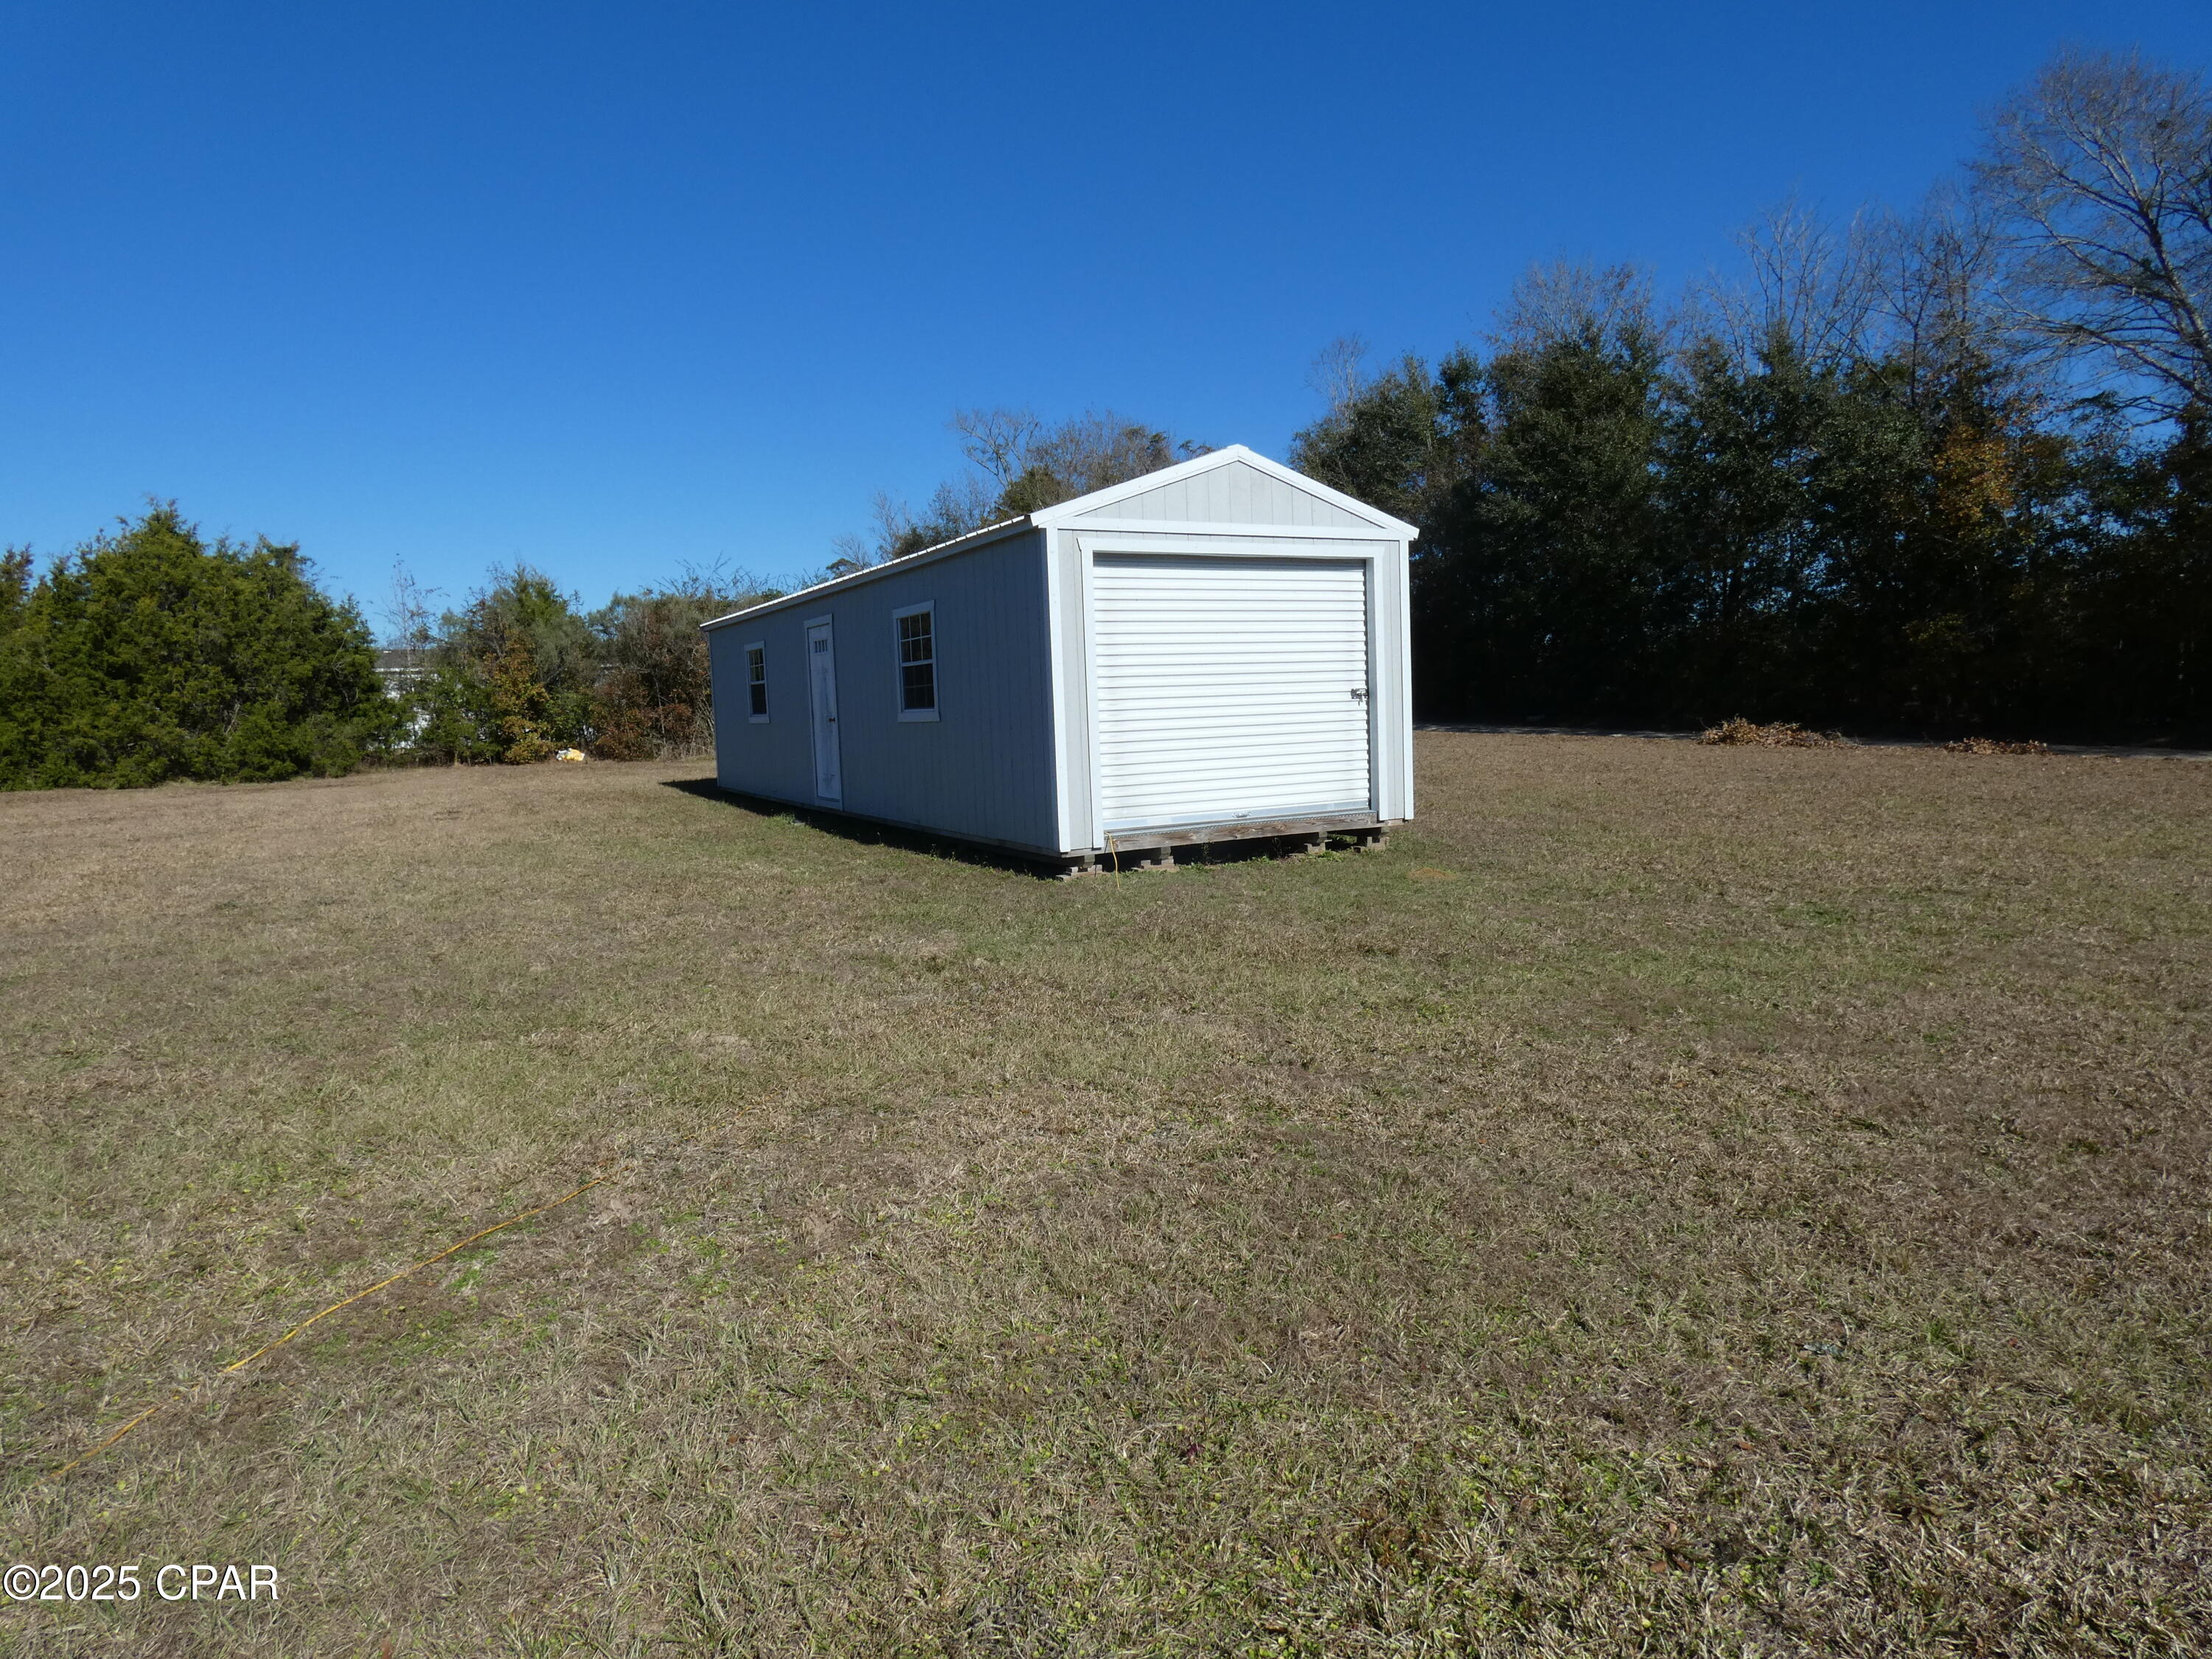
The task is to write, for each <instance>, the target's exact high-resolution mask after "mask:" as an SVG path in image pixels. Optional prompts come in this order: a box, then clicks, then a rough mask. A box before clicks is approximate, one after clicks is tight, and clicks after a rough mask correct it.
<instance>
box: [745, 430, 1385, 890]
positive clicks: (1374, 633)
mask: <svg viewBox="0 0 2212 1659" xmlns="http://www.w3.org/2000/svg"><path fill="white" fill-rule="evenodd" d="M1417 533H1419V532H1416V531H1415V529H1414V528H1413V526H1411V525H1408V524H1406V523H1403V522H1402V521H1401V520H1397V519H1394V518H1392V517H1391V516H1390V515H1389V514H1388V513H1382V512H1378V511H1376V509H1375V508H1373V507H1368V506H1366V505H1364V503H1362V502H1359V501H1354V500H1352V498H1351V497H1350V496H1348V495H1342V494H1340V493H1339V492H1338V491H1336V490H1334V489H1329V488H1328V487H1327V486H1326V485H1323V484H1319V483H1315V482H1314V481H1313V480H1312V479H1310V478H1307V477H1302V476H1300V475H1299V474H1297V473H1296V472H1293V471H1291V470H1290V469H1289V468H1288V467H1285V466H1281V465H1277V464H1276V463H1275V462H1273V461H1271V460H1268V459H1267V458H1266V457H1264V456H1261V455H1257V454H1255V453H1253V452H1252V451H1250V450H1249V449H1246V448H1245V447H1243V446H1242V445H1234V446H1231V447H1229V448H1227V449H1220V450H1215V451H1213V452H1212V453H1209V454H1206V455H1201V456H1200V457H1198V458H1197V459H1194V460H1189V461H1185V462H1183V463H1182V465H1177V466H1171V467H1169V468H1167V469H1165V470H1164V471H1159V472H1154V473H1151V474H1148V475H1147V476H1146V477H1141V478H1137V479H1133V480H1132V481H1131V482H1129V483H1125V484H1118V485H1116V486H1115V487H1114V488H1113V489H1102V490H1099V491H1097V492H1096V493H1094V494H1092V495H1084V496H1079V497H1078V498H1077V499H1076V500H1074V501H1063V502H1061V503H1060V505H1059V506H1057V507H1047V508H1044V509H1043V510H1042V511H1040V512H1036V513H1030V514H1029V515H1027V516H1026V517H1024V518H1020V519H1015V520H1009V521H1008V522H1006V523H1005V524H998V525H993V526H990V527H988V528H987V529H983V530H979V531H976V532H974V533H973V534H971V535H968V536H963V537H962V538H959V539H958V540H957V541H951V542H946V543H944V544H941V545H939V546H937V547H932V548H926V549H924V550H922V551H921V552H919V553H913V554H909V555H908V556H906V557H904V558H901V559H895V560H892V561H890V562H887V563H884V564H880V565H874V566H872V567H870V568H866V569H864V570H859V571H855V572H853V573H852V574H848V575H844V576H840V577H838V578H836V579H835V580H829V581H825V582H821V583H817V585H815V586H811V587H808V588H805V589H803V590H801V591H800V592H796V593H792V594H788V595H787V596H785V597H784V598H782V599H774V600H770V601H769V602H768V603H766V604H763V605H754V606H752V607H750V609H748V610H744V611H736V612H734V613H732V615H730V616H727V617H718V618H717V619H715V620H714V621H713V622H710V623H707V624H705V628H706V632H707V637H708V642H709V650H710V654H711V657H712V661H713V669H714V750H715V763H716V769H717V779H718V781H719V782H720V785H721V787H723V788H725V789H727V790H731V791H732V792H735V793H740V794H745V795H751V796H756V797H760V798H763V799H769V800H774V801H782V802H787V803H789V804H791V805H796V806H802V807H805V808H809V809H811V810H816V811H836V812H842V813H846V814H849V815H850V816H853V817H860V818H866V819H870V820H872V821H875V822H878V823H886V824H896V825H900V826H902V827H905V828H909V829H925V830H932V831H936V832H938V833H940V834H943V835H946V836H957V837H959V838H962V839H964V840H969V841H975V842H986V843H988V844H990V845H992V846H996V847H1003V848H1011V849H1012V850H1014V851H1017V852H1020V853H1024V854H1030V855H1032V856H1034V857H1036V858H1040V859H1045V860H1058V861H1062V862H1064V863H1066V864H1067V865H1070V866H1073V867H1077V868H1081V867H1085V866H1089V865H1090V864H1091V863H1093V862H1095V861H1096V860H1098V859H1100V858H1101V857H1102V856H1108V855H1111V856H1115V857H1120V856H1122V855H1125V854H1139V855H1140V856H1148V857H1151V858H1153V859H1160V858H1171V857H1172V854H1171V853H1167V852H1165V851H1164V849H1168V848H1174V847H1176V846H1179V845H1185V844H1188V843H1190V842H1205V841H1217V840H1225V839H1231V838H1237V837H1244V836H1292V835H1297V836H1316V835H1322V834H1326V833H1329V832H1336V831H1352V832H1357V833H1361V834H1363V835H1364V836H1367V837H1369V838H1370V839H1372V838H1376V837H1379V836H1380V834H1381V832H1382V831H1383V829H1385V828H1386V827H1387V826H1388V825H1389V824H1391V823H1395V822H1398V821H1401V820H1402V819H1406V818H1409V817H1412V816H1413V723H1412V690H1411V679H1410V675H1409V672H1408V665H1407V550H1408V547H1409V545H1410V544H1411V543H1412V541H1413V538H1414V536H1415V535H1416V534H1417Z"/></svg>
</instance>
